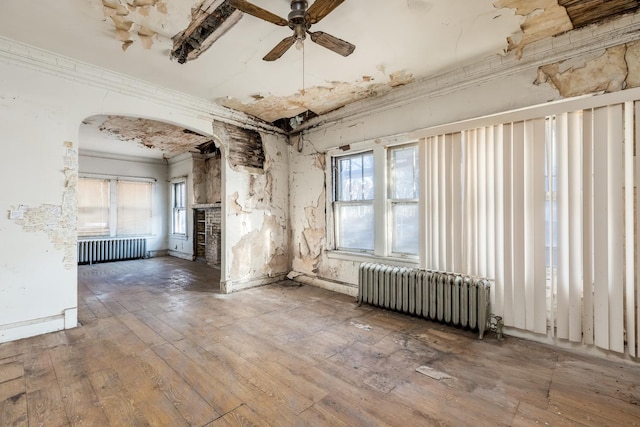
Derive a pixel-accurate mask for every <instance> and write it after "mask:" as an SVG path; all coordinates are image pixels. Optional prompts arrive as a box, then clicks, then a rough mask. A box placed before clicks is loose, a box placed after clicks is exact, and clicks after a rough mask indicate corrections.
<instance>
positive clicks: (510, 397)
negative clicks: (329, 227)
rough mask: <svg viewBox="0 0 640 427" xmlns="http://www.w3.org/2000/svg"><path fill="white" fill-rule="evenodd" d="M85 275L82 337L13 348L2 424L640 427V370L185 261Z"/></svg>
mask: <svg viewBox="0 0 640 427" xmlns="http://www.w3.org/2000/svg"><path fill="white" fill-rule="evenodd" d="M78 271H79V274H78V276H79V307H80V320H81V323H82V326H81V327H78V328H76V329H73V330H68V331H63V332H57V333H52V334H48V335H45V336H40V337H35V338H30V339H25V340H20V341H15V342H10V343H5V344H2V345H0V425H2V426H9V425H20V426H21V425H25V426H26V425H45V426H66V425H85V426H129V425H132V426H138V425H141V426H147V425H151V426H182V425H195V426H251V425H258V426H262V425H273V426H287V425H299V426H321V425H322V426H324V425H329V426H355V425H366V426H381V425H394V426H414V425H429V426H430V425H434V426H438V425H452V426H466V425H473V426H482V425H487V426H495V425H513V426H522V425H552V426H562V425H593V426H605V425H607V426H613V425H620V426H632V425H640V406H639V405H640V364H638V365H637V366H636V365H632V364H629V363H628V362H619V363H615V362H611V361H606V360H601V359H592V358H589V357H586V356H576V355H574V354H570V353H566V352H563V351H560V350H557V349H554V348H551V347H547V346H543V345H539V344H534V343H530V342H527V341H523V340H518V339H515V338H510V337H507V338H506V340H505V341H503V342H497V341H496V340H495V337H494V335H493V334H490V335H489V336H488V337H486V338H485V340H483V341H479V340H477V338H476V335H475V334H473V333H471V332H467V331H462V330H457V329H455V328H451V327H447V326H443V325H439V324H437V323H431V322H427V321H425V320H421V319H416V318H412V317H408V316H402V315H399V314H395V313H391V312H386V311H383V310H380V309H376V308H371V307H365V306H363V307H358V306H357V304H355V303H354V299H353V298H351V297H348V296H345V295H340V294H336V293H332V292H329V291H325V290H322V289H317V288H314V287H309V286H298V285H296V284H294V283H293V282H282V283H279V284H276V285H273V286H266V287H262V288H258V289H252V290H248V291H244V292H240V293H236V294H232V295H222V294H219V293H217V292H216V286H217V285H216V283H217V281H218V280H219V278H218V276H216V272H215V270H212V269H210V268H209V267H207V266H206V265H203V264H196V263H191V262H187V261H183V260H180V259H176V258H154V259H148V260H143V261H127V262H119V263H110V264H99V265H94V266H81V267H79V269H78ZM420 366H428V367H431V368H433V369H435V370H436V373H437V374H442V375H448V376H449V377H450V378H444V379H440V380H438V379H434V378H432V377H430V376H427V375H423V374H421V373H418V372H416V368H418V367H420Z"/></svg>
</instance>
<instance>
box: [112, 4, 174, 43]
mask: <svg viewBox="0 0 640 427" xmlns="http://www.w3.org/2000/svg"><path fill="white" fill-rule="evenodd" d="M152 11H156V12H157V16H158V17H161V18H158V17H155V18H154V17H152ZM102 13H103V14H104V16H105V17H106V18H111V21H112V22H113V25H114V29H115V36H116V40H118V41H121V42H122V50H124V51H126V50H127V49H128V48H129V46H131V45H132V44H133V43H134V40H133V39H132V35H133V34H136V35H137V36H138V39H139V40H140V44H141V45H142V47H143V48H144V49H151V47H152V46H153V41H154V38H156V37H157V35H158V31H156V30H154V29H153V28H151V22H154V26H157V27H158V28H164V26H165V25H166V15H167V14H168V9H167V3H165V2H161V1H159V0H133V1H132V0H102Z"/></svg>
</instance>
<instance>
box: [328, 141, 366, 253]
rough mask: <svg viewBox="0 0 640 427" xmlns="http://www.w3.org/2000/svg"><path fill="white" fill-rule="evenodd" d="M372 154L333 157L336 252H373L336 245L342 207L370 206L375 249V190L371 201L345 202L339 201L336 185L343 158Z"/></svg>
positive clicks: (336, 243)
mask: <svg viewBox="0 0 640 427" xmlns="http://www.w3.org/2000/svg"><path fill="white" fill-rule="evenodd" d="M369 153H370V154H374V153H373V151H372V150H366V151H361V152H357V153H348V154H344V155H342V156H335V157H333V158H332V159H331V160H332V163H333V179H332V183H333V195H334V199H333V216H334V218H335V222H334V224H336V226H335V247H336V249H337V250H340V251H347V252H361V253H373V252H374V250H373V249H364V248H362V249H359V248H348V247H340V246H339V245H338V242H340V235H339V227H337V224H338V222H339V221H340V216H339V212H340V208H341V207H344V206H353V207H355V206H371V207H372V209H373V215H374V218H373V219H374V249H375V241H376V238H375V217H376V216H375V198H376V197H375V196H376V194H375V188H374V198H373V199H366V200H353V201H351V200H345V201H341V200H339V199H340V195H339V185H338V179H339V171H340V169H339V167H338V163H339V162H340V160H343V159H345V158H349V157H357V156H363V155H365V154H369ZM373 161H374V178H373V179H374V185H375V183H376V181H377V180H376V177H375V173H376V166H375V165H376V159H375V155H374V159H373Z"/></svg>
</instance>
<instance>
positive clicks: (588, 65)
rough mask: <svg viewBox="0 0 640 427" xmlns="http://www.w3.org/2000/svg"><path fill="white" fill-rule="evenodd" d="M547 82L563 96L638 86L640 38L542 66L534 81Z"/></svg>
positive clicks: (639, 83)
mask: <svg viewBox="0 0 640 427" xmlns="http://www.w3.org/2000/svg"><path fill="white" fill-rule="evenodd" d="M545 83H548V84H549V85H550V86H551V87H553V88H555V89H556V90H557V91H558V94H559V95H560V97H562V98H570V97H573V96H580V95H586V94H593V93H600V92H617V91H619V90H623V89H629V88H633V87H638V86H639V85H640V41H635V42H631V43H626V44H621V45H618V46H613V47H610V48H608V49H603V50H601V51H598V52H594V53H590V54H588V55H581V56H578V57H575V58H571V59H568V60H564V61H560V62H557V63H554V64H548V65H544V66H542V67H539V68H538V76H537V78H536V80H535V84H538V85H543V84H545Z"/></svg>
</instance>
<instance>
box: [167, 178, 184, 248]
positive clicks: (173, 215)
mask: <svg viewBox="0 0 640 427" xmlns="http://www.w3.org/2000/svg"><path fill="white" fill-rule="evenodd" d="M179 185H181V186H182V188H183V192H182V199H183V200H182V202H183V205H182V206H176V203H177V202H178V201H177V198H176V188H177V187H178V186H179ZM170 188H171V234H172V235H173V236H178V237H182V238H185V239H186V238H187V233H188V230H187V225H188V221H187V204H188V203H187V196H188V194H187V180H186V179H177V180H172V181H171V186H170ZM178 212H183V215H182V227H183V229H184V233H181V232H176V228H177V227H176V214H177V213H178Z"/></svg>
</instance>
